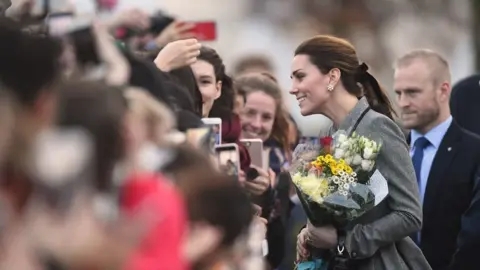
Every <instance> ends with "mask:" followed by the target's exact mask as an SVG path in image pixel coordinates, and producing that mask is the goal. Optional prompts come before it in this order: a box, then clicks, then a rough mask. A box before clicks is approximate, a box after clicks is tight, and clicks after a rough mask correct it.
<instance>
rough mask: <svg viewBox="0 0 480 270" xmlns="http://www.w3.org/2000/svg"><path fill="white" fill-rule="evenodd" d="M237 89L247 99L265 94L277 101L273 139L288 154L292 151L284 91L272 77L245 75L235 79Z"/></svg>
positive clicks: (257, 74)
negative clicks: (251, 95)
mask: <svg viewBox="0 0 480 270" xmlns="http://www.w3.org/2000/svg"><path fill="white" fill-rule="evenodd" d="M235 87H236V88H237V90H238V93H239V94H242V95H244V97H245V99H246V98H247V97H248V95H249V94H250V93H254V92H258V91H260V92H263V93H265V94H267V95H268V96H270V97H272V98H273V99H274V100H275V104H276V110H275V119H274V121H273V128H272V135H271V138H272V139H274V140H276V141H277V142H278V143H280V145H281V146H282V149H283V150H284V151H285V152H286V153H288V152H289V151H290V147H289V143H288V141H289V140H288V137H289V135H288V128H289V122H288V116H287V114H286V111H285V108H284V103H283V96H282V90H281V89H280V86H279V85H278V83H277V82H276V80H275V77H273V78H272V76H271V75H269V74H268V75H267V74H263V73H251V74H245V75H242V76H240V77H238V78H237V79H235Z"/></svg>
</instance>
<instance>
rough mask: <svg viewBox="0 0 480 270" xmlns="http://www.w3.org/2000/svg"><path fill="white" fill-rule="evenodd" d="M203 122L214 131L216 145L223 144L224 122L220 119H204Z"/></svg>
mask: <svg viewBox="0 0 480 270" xmlns="http://www.w3.org/2000/svg"><path fill="white" fill-rule="evenodd" d="M202 121H203V123H204V124H205V125H207V126H208V127H210V128H211V129H212V135H213V136H214V140H215V145H220V144H222V120H221V119H220V118H203V119H202Z"/></svg>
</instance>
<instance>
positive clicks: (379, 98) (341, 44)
mask: <svg viewBox="0 0 480 270" xmlns="http://www.w3.org/2000/svg"><path fill="white" fill-rule="evenodd" d="M299 54H304V55H308V56H309V57H310V61H311V62H312V63H313V64H314V65H315V66H316V67H317V68H318V69H319V70H320V72H322V73H323V74H327V73H328V72H329V71H330V70H332V69H333V68H338V69H339V70H340V72H341V78H340V79H341V82H342V84H343V86H344V87H345V89H346V90H347V91H348V93H350V94H352V95H355V96H356V97H359V98H360V97H361V96H365V97H366V98H367V100H368V103H369V104H370V106H371V108H372V109H373V110H374V111H376V112H378V113H381V114H383V115H386V116H387V117H389V118H390V119H393V116H394V114H395V111H394V110H393V107H392V104H391V102H390V100H389V99H388V96H387V94H386V93H385V91H384V90H383V88H382V87H381V86H380V85H379V83H378V81H377V80H376V79H375V77H373V76H372V75H371V74H370V73H369V72H368V71H367V70H368V66H367V65H366V64H364V63H363V64H361V65H360V64H359V61H358V57H357V53H356V51H355V48H354V47H353V45H352V44H351V43H350V42H348V41H347V40H345V39H342V38H337V37H333V36H328V35H318V36H315V37H313V38H310V39H308V40H306V41H304V42H303V43H302V44H300V46H298V48H297V49H296V50H295V55H299ZM359 84H360V85H361V86H360V85H359Z"/></svg>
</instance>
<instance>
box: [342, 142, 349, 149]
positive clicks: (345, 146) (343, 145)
mask: <svg viewBox="0 0 480 270" xmlns="http://www.w3.org/2000/svg"><path fill="white" fill-rule="evenodd" d="M349 147H350V144H349V143H348V141H344V142H342V143H341V144H340V148H342V149H343V150H347V149H348V148H349Z"/></svg>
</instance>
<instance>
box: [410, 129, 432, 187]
mask: <svg viewBox="0 0 480 270" xmlns="http://www.w3.org/2000/svg"><path fill="white" fill-rule="evenodd" d="M429 144H430V142H429V141H428V140H427V138H425V137H420V138H418V139H417V140H416V141H415V144H414V145H413V146H414V148H415V151H414V152H413V156H412V162H413V168H414V169H415V175H416V176H417V183H418V187H420V183H421V180H422V179H421V174H420V173H421V171H422V161H423V150H425V148H426V147H427V146H428V145H429Z"/></svg>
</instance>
